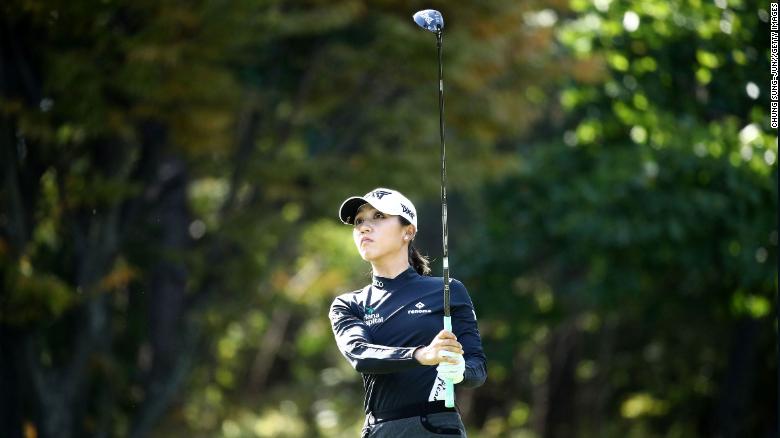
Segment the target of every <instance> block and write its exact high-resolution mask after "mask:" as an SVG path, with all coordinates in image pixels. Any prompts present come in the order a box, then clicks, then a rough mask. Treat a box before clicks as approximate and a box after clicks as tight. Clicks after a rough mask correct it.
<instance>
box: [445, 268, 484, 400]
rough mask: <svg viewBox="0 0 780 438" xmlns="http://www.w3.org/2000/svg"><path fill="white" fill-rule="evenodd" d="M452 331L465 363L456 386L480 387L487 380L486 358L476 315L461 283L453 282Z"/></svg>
mask: <svg viewBox="0 0 780 438" xmlns="http://www.w3.org/2000/svg"><path fill="white" fill-rule="evenodd" d="M451 290H452V294H453V304H454V305H453V307H452V309H451V311H452V326H453V327H452V329H453V332H454V333H455V336H457V337H458V342H460V343H461V345H463V351H464V355H463V359H464V360H465V361H466V371H465V373H464V375H463V381H462V382H461V383H459V384H458V386H463V387H466V388H476V387H478V386H482V384H483V383H485V380H486V379H487V358H486V357H485V353H484V352H483V351H482V340H481V338H480V335H479V328H478V326H477V314H476V312H475V311H474V304H473V303H472V302H471V297H469V294H468V292H467V291H466V288H465V286H463V283H461V282H460V281H457V280H453V281H452V283H451Z"/></svg>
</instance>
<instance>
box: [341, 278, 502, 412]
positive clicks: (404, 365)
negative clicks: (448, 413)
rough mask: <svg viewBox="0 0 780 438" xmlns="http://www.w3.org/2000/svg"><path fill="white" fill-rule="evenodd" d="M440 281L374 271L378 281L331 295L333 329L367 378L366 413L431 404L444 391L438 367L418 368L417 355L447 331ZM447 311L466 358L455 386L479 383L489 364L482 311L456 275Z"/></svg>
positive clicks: (346, 351) (439, 279)
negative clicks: (380, 274)
mask: <svg viewBox="0 0 780 438" xmlns="http://www.w3.org/2000/svg"><path fill="white" fill-rule="evenodd" d="M443 284H444V283H443V280H442V278H441V277H427V276H421V275H419V274H418V273H417V272H416V271H415V270H414V269H413V268H411V267H410V268H409V269H407V270H406V271H404V272H402V273H401V274H399V275H398V276H397V277H395V278H392V279H390V278H383V277H377V276H374V281H373V285H369V286H366V287H365V288H363V289H362V290H357V291H353V292H349V293H345V294H343V295H340V296H338V297H337V298H336V299H335V300H333V303H332V304H331V306H330V313H329V317H330V322H331V326H332V328H333V334H334V335H335V337H336V343H337V344H338V347H339V350H341V353H342V354H343V355H344V357H345V358H346V359H347V361H349V363H350V364H351V365H352V366H353V367H354V368H355V370H357V371H358V372H360V373H361V374H362V375H363V388H364V391H365V394H364V403H363V405H364V408H365V411H366V413H368V412H381V411H385V410H390V409H394V408H398V407H401V406H407V405H412V404H418V403H422V402H426V401H432V400H433V397H434V392H435V391H436V387H437V386H438V387H439V389H440V387H441V383H442V381H441V380H440V379H437V377H436V367H435V366H424V365H421V364H420V363H419V362H417V360H415V359H414V357H413V354H414V350H415V349H416V348H417V347H420V346H426V345H428V344H430V342H431V340H433V338H434V337H435V336H436V335H437V334H438V333H439V332H440V331H441V330H442V328H443V322H442V321H443V319H442V318H443V316H444V301H443ZM450 314H451V316H452V331H453V333H455V336H457V338H458V342H460V343H461V344H462V345H463V350H464V355H463V357H464V359H465V361H466V372H465V375H464V379H463V381H462V382H461V383H459V384H457V385H455V388H458V387H460V386H465V387H477V386H480V385H482V384H483V383H484V382H485V378H486V376H487V369H486V358H485V354H484V353H483V352H482V341H481V339H480V337H479V329H478V328H477V316H476V313H474V305H473V304H472V302H471V298H470V297H469V294H468V291H466V288H465V287H464V286H463V283H461V282H460V281H458V280H454V279H452V281H451V283H450Z"/></svg>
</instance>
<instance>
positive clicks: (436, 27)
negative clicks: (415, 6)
mask: <svg viewBox="0 0 780 438" xmlns="http://www.w3.org/2000/svg"><path fill="white" fill-rule="evenodd" d="M412 17H413V18H414V22H415V23H417V25H418V26H420V27H422V28H423V29H425V30H427V31H430V32H433V33H436V32H439V31H440V30H441V29H444V17H442V15H441V12H439V11H437V10H435V9H425V10H423V11H417V12H416V13H415V14H414V15H413V16H412Z"/></svg>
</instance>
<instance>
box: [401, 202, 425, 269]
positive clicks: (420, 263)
mask: <svg viewBox="0 0 780 438" xmlns="http://www.w3.org/2000/svg"><path fill="white" fill-rule="evenodd" d="M398 219H400V220H401V225H404V226H406V225H410V224H411V222H409V221H408V220H406V219H405V218H403V217H400V216H399V217H398ZM409 264H410V265H412V267H413V268H414V270H415V271H417V273H418V274H420V275H431V266H430V264H431V262H430V260H428V257H426V256H424V255H422V254H421V253H420V251H418V250H417V248H415V247H414V240H412V241H411V242H409Z"/></svg>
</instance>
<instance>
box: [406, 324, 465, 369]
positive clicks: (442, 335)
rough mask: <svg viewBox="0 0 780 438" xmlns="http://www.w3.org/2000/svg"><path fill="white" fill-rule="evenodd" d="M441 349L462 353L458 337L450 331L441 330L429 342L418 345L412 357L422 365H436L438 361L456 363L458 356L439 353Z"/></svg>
mask: <svg viewBox="0 0 780 438" xmlns="http://www.w3.org/2000/svg"><path fill="white" fill-rule="evenodd" d="M442 351H450V352H452V353H456V354H460V355H462V354H463V346H462V345H460V342H458V338H457V337H455V334H453V333H452V332H450V331H447V330H442V331H440V332H439V334H438V335H436V337H435V338H433V340H432V341H431V343H430V344H428V346H426V347H420V348H418V349H417V350H415V351H414V358H415V359H417V362H420V363H421V364H423V365H438V364H440V363H451V364H457V363H458V358H457V357H451V356H443V355H441V354H440V352H442Z"/></svg>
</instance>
